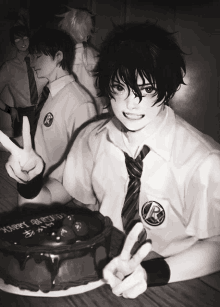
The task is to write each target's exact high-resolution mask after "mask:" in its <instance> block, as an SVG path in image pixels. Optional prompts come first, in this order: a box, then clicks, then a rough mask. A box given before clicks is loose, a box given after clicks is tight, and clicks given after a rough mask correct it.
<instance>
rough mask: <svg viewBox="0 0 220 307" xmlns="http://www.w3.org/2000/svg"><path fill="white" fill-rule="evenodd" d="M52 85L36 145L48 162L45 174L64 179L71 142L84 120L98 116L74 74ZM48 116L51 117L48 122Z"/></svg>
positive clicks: (37, 132)
mask: <svg viewBox="0 0 220 307" xmlns="http://www.w3.org/2000/svg"><path fill="white" fill-rule="evenodd" d="M49 89H50V94H49V97H48V100H47V101H46V103H45V105H44V107H43V109H42V110H41V114H40V118H39V121H38V126H37V131H36V135H35V148H36V152H37V153H38V154H39V155H40V156H42V158H43V160H44V162H45V164H46V167H45V175H48V174H50V176H51V177H53V178H56V179H57V180H58V181H60V182H62V177H63V169H64V164H65V163H64V157H65V152H66V150H67V148H68V146H69V142H70V141H71V140H72V138H74V136H75V134H76V133H77V129H78V128H79V127H80V126H81V125H82V124H84V123H85V122H86V121H88V120H90V119H92V118H93V117H95V116H96V111H95V106H94V104H93V103H92V101H91V99H90V97H89V96H88V95H87V93H85V91H84V90H83V89H82V88H80V86H79V85H78V84H77V83H76V82H75V81H74V78H73V76H70V75H67V76H64V77H62V78H60V79H58V80H56V81H54V82H52V83H51V84H49ZM46 118H49V122H48V123H45V121H46ZM55 166H58V167H55Z"/></svg>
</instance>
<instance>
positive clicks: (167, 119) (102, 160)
mask: <svg viewBox="0 0 220 307" xmlns="http://www.w3.org/2000/svg"><path fill="white" fill-rule="evenodd" d="M155 130H156V133H155V134H154V135H152V137H151V138H148V139H147V140H146V142H145V143H146V145H148V146H149V147H150V148H151V151H150V153H149V154H148V155H147V156H146V158H145V159H144V170H143V174H142V178H141V193H140V207H139V212H140V216H141V218H142V222H143V224H144V227H145V228H146V230H147V233H148V238H151V239H152V242H153V250H155V251H156V252H158V253H159V254H161V255H163V256H171V255H173V254H176V253H178V252H181V251H183V250H185V249H186V248H188V247H190V246H192V245H193V244H194V243H195V242H196V241H197V240H199V239H205V238H208V237H212V236H218V235H219V234H220V226H219V225H220V215H219V210H220V193H219V192H218V191H219V190H220V183H219V173H220V146H219V144H217V143H216V142H214V141H213V140H212V139H211V138H209V137H208V136H204V135H202V133H200V132H199V131H197V130H196V129H195V128H193V127H192V126H191V125H189V124H187V123H186V122H185V121H184V120H182V119H181V118H179V117H178V116H177V115H175V114H174V112H173V111H172V110H171V109H170V108H168V107H166V109H165V111H164V122H162V124H161V125H160V127H155ZM116 135H117V137H118V138H119V139H118V142H117V141H116V142H117V143H113V142H112V140H113V138H114V141H115V140H116V138H115V136H116ZM120 135H121V131H119V130H118V129H117V128H116V127H115V126H114V124H113V123H112V122H111V121H110V122H108V123H107V124H106V123H105V122H104V121H101V122H98V123H93V124H91V125H90V126H89V127H87V128H86V129H85V130H84V131H82V132H81V134H80V137H78V138H77V140H76V142H75V143H74V145H73V148H72V150H71V152H70V153H69V156H68V159H67V162H66V168H65V171H64V187H65V188H66V190H67V191H68V192H69V193H70V195H71V196H72V197H74V198H76V199H77V200H78V201H80V202H82V203H84V204H90V208H92V209H94V210H98V209H100V212H101V213H102V214H104V215H107V216H109V217H110V218H111V219H112V220H113V223H114V225H115V226H116V227H117V228H119V229H121V230H123V226H122V220H121V211H122V207H123V204H124V199H125V195H126V192H127V185H128V181H129V178H128V174H127V170H126V166H125V162H124V154H123V151H122V150H124V148H121V146H123V145H121V144H122V143H123V142H122V139H121V141H120ZM217 161H218V163H216V162H217ZM70 169H74V172H70V171H69V170H70ZM207 170H209V172H208V173H207ZM204 177H206V180H205V181H204ZM210 180H211V182H212V183H211V185H210ZM193 184H194V188H195V189H194V190H190V189H192V187H193ZM204 189H206V191H208V193H204ZM189 193H190V194H189ZM213 196H214V198H213ZM97 201H98V206H97ZM201 201H202V203H203V210H201V211H200V205H201ZM150 202H152V203H150ZM158 204H159V205H158ZM154 205H156V207H155V208H157V209H158V208H160V209H161V208H162V209H161V214H162V215H164V219H162V220H163V221H162V222H161V223H159V225H150V224H149V217H148V216H147V215H146V210H147V209H146V208H147V206H148V207H149V206H150V207H151V209H152V208H153V207H152V206H154ZM192 208H193V209H192ZM148 212H149V211H148ZM154 213H155V212H154ZM198 213H199V214H198ZM197 214H198V215H197ZM213 225H216V228H214V229H213Z"/></svg>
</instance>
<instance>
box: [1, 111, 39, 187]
mask: <svg viewBox="0 0 220 307" xmlns="http://www.w3.org/2000/svg"><path fill="white" fill-rule="evenodd" d="M22 135H23V144H24V148H23V149H21V148H19V147H18V146H17V145H15V144H14V143H13V142H12V141H11V140H10V139H9V138H8V136H6V135H5V134H4V133H3V132H2V131H0V142H1V143H2V145H3V146H4V147H5V148H6V149H7V150H8V151H9V152H10V153H11V156H10V157H9V159H8V162H7V163H6V165H5V167H6V170H7V172H8V174H9V176H10V177H12V178H14V179H15V180H16V181H17V182H19V183H26V182H27V181H30V180H31V179H33V178H34V177H36V176H37V175H38V174H40V173H41V172H42V170H43V167H44V162H43V160H42V158H41V157H40V156H38V155H37V154H36V153H35V151H34V150H33V148H32V144H31V136H30V125H29V121H28V118H27V117H26V116H24V119H23V131H22Z"/></svg>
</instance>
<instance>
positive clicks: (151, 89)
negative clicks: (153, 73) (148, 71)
mask: <svg viewBox="0 0 220 307" xmlns="http://www.w3.org/2000/svg"><path fill="white" fill-rule="evenodd" d="M141 92H142V94H146V93H147V94H151V93H153V92H155V89H154V88H153V86H146V87H145V88H143V89H142V90H141Z"/></svg>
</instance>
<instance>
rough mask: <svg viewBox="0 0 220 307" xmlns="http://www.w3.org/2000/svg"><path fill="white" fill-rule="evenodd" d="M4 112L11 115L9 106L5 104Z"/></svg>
mask: <svg viewBox="0 0 220 307" xmlns="http://www.w3.org/2000/svg"><path fill="white" fill-rule="evenodd" d="M4 112H5V113H8V114H10V113H11V107H9V106H8V105H7V104H6V105H5V109H4Z"/></svg>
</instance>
